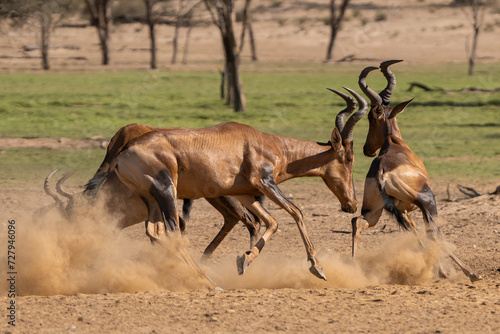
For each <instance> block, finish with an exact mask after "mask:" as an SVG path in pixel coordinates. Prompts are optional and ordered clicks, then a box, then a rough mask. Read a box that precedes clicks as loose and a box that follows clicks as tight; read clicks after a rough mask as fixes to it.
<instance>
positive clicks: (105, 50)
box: [85, 0, 112, 65]
mask: <svg viewBox="0 0 500 334" xmlns="http://www.w3.org/2000/svg"><path fill="white" fill-rule="evenodd" d="M110 2H111V1H110V0H85V3H86V4H87V9H88V12H89V14H90V18H91V21H92V25H94V26H95V27H96V28H97V35H98V36H99V44H100V46H101V53H102V60H101V64H102V65H108V64H109V61H110V57H109V46H108V43H109V25H110V24H111V21H112V20H111V18H112V17H111V7H110Z"/></svg>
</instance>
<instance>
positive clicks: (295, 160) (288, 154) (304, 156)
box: [276, 137, 335, 183]
mask: <svg viewBox="0 0 500 334" xmlns="http://www.w3.org/2000/svg"><path fill="white" fill-rule="evenodd" d="M281 143H282V148H281V151H282V152H281V154H282V157H283V161H282V163H281V164H280V165H281V166H280V167H281V168H280V170H279V174H278V179H277V180H276V181H277V182H278V183H280V182H283V181H285V180H288V179H291V178H295V177H303V176H322V175H323V170H324V169H323V168H322V167H323V166H325V165H326V164H327V163H329V162H331V161H332V160H333V159H334V157H333V155H334V154H335V152H334V150H333V148H332V146H331V144H330V143H318V142H313V141H308V140H300V139H292V138H283V137H282V138H281Z"/></svg>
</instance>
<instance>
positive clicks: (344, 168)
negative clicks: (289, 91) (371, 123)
mask: <svg viewBox="0 0 500 334" xmlns="http://www.w3.org/2000/svg"><path fill="white" fill-rule="evenodd" d="M343 88H344V89H345V90H347V91H348V92H349V93H351V94H352V96H354V98H355V99H356V100H355V99H354V98H352V97H351V96H349V95H347V94H345V93H343V92H340V91H337V90H335V89H330V88H328V90H330V91H332V92H334V93H335V94H337V95H339V96H340V97H341V98H343V99H344V101H345V102H346V104H347V107H346V108H345V109H343V110H342V111H340V112H339V113H338V114H337V117H336V119H335V129H334V130H333V132H332V136H331V138H330V142H331V143H332V145H333V146H335V144H334V143H337V145H338V146H339V148H340V150H342V147H343V151H344V152H343V158H342V159H340V160H334V161H332V163H331V164H327V165H326V170H325V172H324V173H323V175H322V178H323V181H324V182H325V183H326V185H327V186H328V188H329V189H330V190H331V191H332V192H333V193H334V194H335V195H336V196H337V198H338V199H339V200H340V202H341V204H342V210H343V211H345V212H351V213H353V212H355V211H356V205H355V204H356V203H355V202H354V201H353V200H355V198H356V196H355V192H354V184H353V179H352V173H353V162H354V151H353V129H354V125H355V124H356V123H357V122H358V121H359V120H360V119H362V118H363V117H364V115H365V114H366V111H367V110H368V104H367V103H366V101H365V100H364V99H363V98H362V97H361V96H360V95H359V94H358V93H356V92H355V91H353V90H351V89H349V88H346V87H343ZM356 101H357V102H358V104H359V108H358V111H356V112H355V113H354V114H352V113H353V112H354V110H355V109H356ZM351 114H352V116H351V117H349V115H351ZM348 117H349V119H347V118H348ZM346 119H347V121H346ZM340 143H341V144H342V145H340ZM340 180H341V181H340ZM339 189H344V190H345V191H343V192H342V191H340V190H339ZM349 189H350V190H351V191H350V192H349V191H347V190H349ZM349 199H352V200H351V201H349Z"/></svg>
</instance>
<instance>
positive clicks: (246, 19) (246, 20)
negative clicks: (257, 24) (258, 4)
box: [238, 0, 257, 61]
mask: <svg viewBox="0 0 500 334" xmlns="http://www.w3.org/2000/svg"><path fill="white" fill-rule="evenodd" d="M251 1H252V0H245V7H244V8H243V13H242V25H243V27H242V29H241V38H240V49H239V50H238V52H239V53H240V54H241V51H242V50H243V45H244V41H245V33H246V31H247V30H248V37H249V38H250V51H251V53H252V61H257V51H256V49H255V39H254V37H253V29H252V22H251V20H250V15H248V10H249V9H250V2H251Z"/></svg>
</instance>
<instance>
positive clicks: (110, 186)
mask: <svg viewBox="0 0 500 334" xmlns="http://www.w3.org/2000/svg"><path fill="white" fill-rule="evenodd" d="M174 129H179V128H157V127H151V126H147V125H142V124H136V123H134V124H129V125H126V126H124V127H122V128H121V129H120V130H118V132H117V133H116V134H115V135H114V136H113V137H112V138H111V140H110V142H109V144H108V147H107V152H106V156H105V157H104V160H103V162H102V163H101V165H100V166H99V168H98V170H97V171H96V173H95V174H94V176H93V177H92V179H91V180H90V181H89V182H88V183H87V186H86V189H85V190H84V192H83V195H85V197H86V198H89V199H91V200H93V198H94V197H95V196H96V195H97V193H96V190H95V189H93V187H92V185H93V184H95V183H96V182H99V181H98V180H100V178H102V177H103V175H104V174H105V173H108V172H109V168H110V163H111V162H112V160H113V159H114V158H115V157H116V156H117V155H118V154H119V153H120V152H121V150H122V149H123V147H125V145H126V144H127V143H128V142H129V141H130V140H132V139H134V138H137V137H139V136H141V135H143V134H145V133H147V132H150V131H170V130H174ZM54 173H55V171H54V172H52V173H50V174H49V176H47V178H46V179H45V183H44V190H45V192H46V193H47V194H48V195H50V196H51V197H52V198H53V199H54V200H55V201H56V205H57V207H58V209H59V210H60V211H61V212H62V213H63V214H65V215H71V214H72V211H73V209H74V206H75V205H76V203H75V202H76V201H78V199H79V198H80V197H81V196H80V194H70V193H68V192H66V191H64V189H62V184H63V182H64V181H65V180H66V179H67V178H68V177H69V176H71V175H72V174H67V175H65V176H63V177H62V178H61V179H60V180H59V181H58V182H57V184H56V189H57V192H58V193H59V194H60V195H63V196H65V197H67V198H68V199H69V201H68V203H67V204H66V203H64V202H63V201H62V200H61V199H60V198H59V196H58V195H57V194H56V193H54V192H53V191H52V190H51V188H50V178H51V176H52V175H53V174H54ZM102 193H104V194H105V195H104V196H103V197H101V198H100V200H103V201H105V204H104V206H105V207H106V208H107V210H108V213H109V214H110V215H117V214H118V216H119V221H118V227H120V228H126V227H128V226H131V225H135V224H138V223H141V222H144V221H145V220H146V219H147V216H148V211H147V207H146V205H145V204H144V202H143V201H142V200H141V199H140V198H139V196H137V195H136V194H135V193H133V192H132V191H130V190H129V189H128V188H127V187H126V186H125V185H124V184H123V183H122V182H121V181H120V179H119V178H118V177H117V176H116V174H115V173H114V172H113V173H111V174H110V175H109V177H108V178H107V180H106V182H105V183H104V184H103V186H102ZM206 200H207V201H208V202H209V203H210V204H211V205H212V206H213V207H214V208H215V209H216V210H217V211H219V212H220V213H221V214H222V216H223V217H224V224H223V226H222V228H221V230H220V231H219V233H218V234H217V235H216V236H215V238H214V239H213V240H212V242H211V243H210V244H209V245H208V246H207V247H206V249H205V251H204V252H203V258H205V259H206V258H209V257H210V256H211V255H212V253H213V251H214V250H215V249H216V248H217V246H218V245H219V244H220V243H221V242H222V240H223V239H224V238H225V237H226V235H227V234H228V233H229V232H230V231H231V230H232V229H233V227H234V226H235V225H236V224H237V223H238V221H242V222H243V224H244V225H245V226H246V227H247V229H248V231H249V233H250V245H253V244H255V242H256V241H257V237H258V232H259V229H260V223H259V221H258V218H257V217H255V216H254V215H253V214H251V213H250V212H249V211H248V210H247V209H245V207H244V206H243V205H241V203H240V202H239V201H238V200H236V199H235V198H233V197H230V196H221V197H216V198H207V199H206ZM79 203H80V202H79ZM83 203H86V201H83ZM191 204H192V200H191V199H185V200H184V205H183V210H182V212H183V216H182V217H183V219H180V229H181V230H184V220H187V219H189V213H190V209H191Z"/></svg>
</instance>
